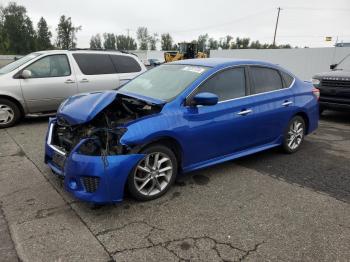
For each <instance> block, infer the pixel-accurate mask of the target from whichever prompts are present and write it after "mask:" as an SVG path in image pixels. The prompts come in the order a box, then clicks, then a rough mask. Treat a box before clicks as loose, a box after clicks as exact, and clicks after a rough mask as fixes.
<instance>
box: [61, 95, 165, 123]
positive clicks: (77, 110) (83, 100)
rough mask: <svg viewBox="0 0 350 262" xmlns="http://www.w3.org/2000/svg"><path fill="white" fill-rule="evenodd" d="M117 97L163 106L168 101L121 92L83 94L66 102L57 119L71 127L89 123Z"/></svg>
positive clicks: (62, 105)
mask: <svg viewBox="0 0 350 262" xmlns="http://www.w3.org/2000/svg"><path fill="white" fill-rule="evenodd" d="M117 95H123V96H128V97H132V98H136V99H139V100H142V101H144V102H146V103H148V104H154V105H162V104H165V103H166V101H163V100H158V99H154V98H150V97H145V96H141V95H137V94H133V93H128V92H121V91H103V92H92V93H82V94H78V95H74V96H71V97H69V98H68V99H67V100H65V101H64V102H63V103H62V104H61V106H60V107H59V108H58V110H57V117H62V118H64V119H65V120H66V121H68V123H69V124H71V125H78V124H83V123H86V122H89V121H90V120H92V119H93V118H94V117H95V116H96V115H97V114H98V113H100V112H101V111H102V110H103V109H105V108H106V107H107V106H108V105H109V104H111V103H112V102H113V101H114V100H115V99H116V97H117Z"/></svg>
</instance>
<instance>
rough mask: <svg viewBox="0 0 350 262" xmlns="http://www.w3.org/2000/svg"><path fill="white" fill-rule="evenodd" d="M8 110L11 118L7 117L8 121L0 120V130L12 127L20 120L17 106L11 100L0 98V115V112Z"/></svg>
mask: <svg viewBox="0 0 350 262" xmlns="http://www.w3.org/2000/svg"><path fill="white" fill-rule="evenodd" d="M5 109H6V110H9V111H8V112H11V114H13V116H11V117H9V118H8V120H4V119H1V118H0V129H1V128H6V127H11V126H14V125H15V124H16V123H17V122H18V121H19V120H20V119H21V111H20V109H19V108H18V106H17V105H16V104H15V103H14V102H12V101H11V100H8V99H5V98H0V114H1V110H4V111H5Z"/></svg>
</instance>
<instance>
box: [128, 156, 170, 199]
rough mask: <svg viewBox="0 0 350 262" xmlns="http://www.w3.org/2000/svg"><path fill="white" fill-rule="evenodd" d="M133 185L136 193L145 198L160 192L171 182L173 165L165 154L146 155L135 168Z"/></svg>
mask: <svg viewBox="0 0 350 262" xmlns="http://www.w3.org/2000/svg"><path fill="white" fill-rule="evenodd" d="M134 172H135V174H134V184H135V187H136V189H137V191H138V192H139V193H140V194H142V195H145V196H153V195H156V194H159V193H160V192H162V191H163V190H164V189H165V188H166V187H167V185H168V184H169V183H170V181H171V177H172V175H173V165H172V162H171V159H170V157H169V156H167V155H166V154H165V153H161V152H154V153H149V154H147V155H146V156H145V157H144V158H143V159H142V160H141V161H140V162H139V164H138V165H137V167H136V168H135V171H134Z"/></svg>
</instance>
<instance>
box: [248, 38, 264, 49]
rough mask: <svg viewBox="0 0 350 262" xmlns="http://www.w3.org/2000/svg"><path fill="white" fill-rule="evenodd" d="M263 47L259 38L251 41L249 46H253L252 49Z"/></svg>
mask: <svg viewBox="0 0 350 262" xmlns="http://www.w3.org/2000/svg"><path fill="white" fill-rule="evenodd" d="M261 47H262V46H261V44H260V42H259V40H256V41H252V42H251V43H250V46H249V48H251V49H260V48H261Z"/></svg>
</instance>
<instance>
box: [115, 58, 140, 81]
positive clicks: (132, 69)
mask: <svg viewBox="0 0 350 262" xmlns="http://www.w3.org/2000/svg"><path fill="white" fill-rule="evenodd" d="M110 57H111V59H112V62H113V65H114V67H115V69H116V71H117V73H118V75H119V85H123V84H125V83H127V82H128V81H130V80H131V79H133V78H134V77H136V76H138V75H139V74H140V73H142V68H141V65H140V64H139V63H138V61H137V60H136V59H135V58H134V57H133V56H131V55H110Z"/></svg>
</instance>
